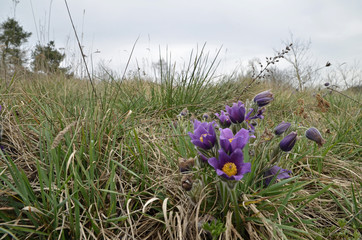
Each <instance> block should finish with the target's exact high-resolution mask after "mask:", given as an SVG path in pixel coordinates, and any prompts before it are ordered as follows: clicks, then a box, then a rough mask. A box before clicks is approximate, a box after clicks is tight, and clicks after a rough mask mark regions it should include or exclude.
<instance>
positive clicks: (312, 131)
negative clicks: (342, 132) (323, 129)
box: [305, 127, 326, 147]
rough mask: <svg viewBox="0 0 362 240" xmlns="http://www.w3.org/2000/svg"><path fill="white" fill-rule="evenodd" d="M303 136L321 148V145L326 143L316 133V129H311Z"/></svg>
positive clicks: (317, 132) (318, 133)
mask: <svg viewBox="0 0 362 240" xmlns="http://www.w3.org/2000/svg"><path fill="white" fill-rule="evenodd" d="M305 136H306V137H307V138H308V139H309V140H312V141H314V142H316V143H317V144H318V146H320V147H321V146H323V144H324V143H325V142H326V141H325V140H324V139H323V137H322V135H321V133H320V132H319V131H318V129H316V128H314V127H311V128H309V129H308V130H307V131H305Z"/></svg>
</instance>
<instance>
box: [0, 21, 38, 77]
mask: <svg viewBox="0 0 362 240" xmlns="http://www.w3.org/2000/svg"><path fill="white" fill-rule="evenodd" d="M30 36H31V32H26V31H24V29H23V27H22V26H20V25H19V23H18V22H17V21H16V20H15V19H13V18H8V19H7V20H6V21H5V22H3V23H1V24H0V46H1V47H0V54H1V64H2V68H3V69H4V70H5V76H6V70H7V69H9V68H10V67H11V66H22V65H23V64H24V62H25V51H23V50H21V49H20V46H21V45H22V44H23V43H25V42H27V41H28V38H29V37H30Z"/></svg>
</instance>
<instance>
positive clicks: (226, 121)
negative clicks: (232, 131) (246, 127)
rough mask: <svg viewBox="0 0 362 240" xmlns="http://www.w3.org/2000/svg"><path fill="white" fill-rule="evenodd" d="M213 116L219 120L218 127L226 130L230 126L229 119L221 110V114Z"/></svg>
mask: <svg viewBox="0 0 362 240" xmlns="http://www.w3.org/2000/svg"><path fill="white" fill-rule="evenodd" d="M215 116H216V117H218V118H219V122H220V126H221V127H223V128H228V127H230V125H231V121H230V117H229V116H228V115H226V114H225V112H224V111H222V110H221V114H218V113H215Z"/></svg>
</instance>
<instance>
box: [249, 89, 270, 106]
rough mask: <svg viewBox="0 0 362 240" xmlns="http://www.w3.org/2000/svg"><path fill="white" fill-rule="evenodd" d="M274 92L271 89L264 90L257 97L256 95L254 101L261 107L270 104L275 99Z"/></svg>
mask: <svg viewBox="0 0 362 240" xmlns="http://www.w3.org/2000/svg"><path fill="white" fill-rule="evenodd" d="M273 100H274V98H273V93H271V92H270V91H269V90H268V91H264V92H261V93H258V94H257V95H256V96H255V97H254V102H255V103H256V104H258V106H259V107H263V106H265V105H268V104H269V103H270V102H271V101H273Z"/></svg>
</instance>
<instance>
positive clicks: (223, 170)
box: [208, 149, 251, 181]
mask: <svg viewBox="0 0 362 240" xmlns="http://www.w3.org/2000/svg"><path fill="white" fill-rule="evenodd" d="M208 162H209V164H210V165H211V166H212V167H213V168H214V169H215V171H216V174H217V175H219V176H221V177H223V178H225V179H227V180H235V181H239V180H240V179H242V178H243V177H244V174H246V173H248V172H250V171H251V163H244V155H243V152H242V151H241V149H236V150H235V151H234V152H233V153H232V154H231V155H230V156H229V155H227V154H226V153H225V152H224V150H222V149H220V150H219V159H217V158H215V157H213V158H210V159H209V160H208Z"/></svg>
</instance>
